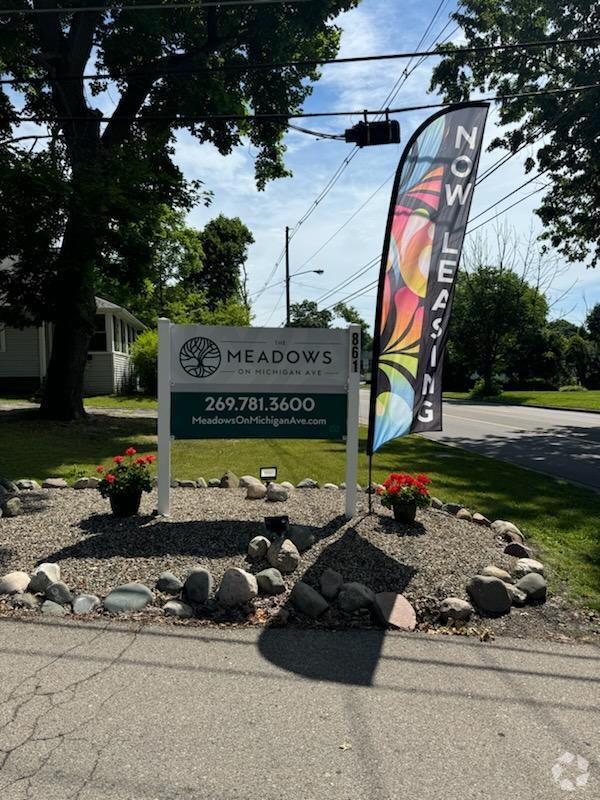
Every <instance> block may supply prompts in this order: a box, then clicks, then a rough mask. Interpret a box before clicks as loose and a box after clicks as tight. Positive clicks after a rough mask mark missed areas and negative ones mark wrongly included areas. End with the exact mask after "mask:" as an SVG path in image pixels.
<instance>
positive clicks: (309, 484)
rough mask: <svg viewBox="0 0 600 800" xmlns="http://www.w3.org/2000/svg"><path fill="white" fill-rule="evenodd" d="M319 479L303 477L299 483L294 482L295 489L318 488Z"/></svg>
mask: <svg viewBox="0 0 600 800" xmlns="http://www.w3.org/2000/svg"><path fill="white" fill-rule="evenodd" d="M318 488H319V481H314V480H313V479H312V478H304V480H301V481H300V483H297V484H296V489H318Z"/></svg>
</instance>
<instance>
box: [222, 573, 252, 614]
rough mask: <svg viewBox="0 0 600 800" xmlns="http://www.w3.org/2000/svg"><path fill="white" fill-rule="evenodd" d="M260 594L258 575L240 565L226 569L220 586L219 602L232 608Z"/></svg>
mask: <svg viewBox="0 0 600 800" xmlns="http://www.w3.org/2000/svg"><path fill="white" fill-rule="evenodd" d="M257 594H258V583H257V581H256V577H255V576H254V575H251V574H250V573H249V572H245V571H244V570H243V569H239V568H238V567H231V568H230V569H228V570H226V571H225V574H224V575H223V579H222V580H221V585H220V586H219V595H218V598H219V603H221V605H223V606H225V607H227V608H231V607H233V606H241V605H243V604H244V603H247V602H248V601H249V600H252V598H254V597H256V595H257Z"/></svg>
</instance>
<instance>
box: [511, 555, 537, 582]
mask: <svg viewBox="0 0 600 800" xmlns="http://www.w3.org/2000/svg"><path fill="white" fill-rule="evenodd" d="M530 572H537V573H538V574H539V575H543V574H544V565H543V564H542V562H541V561H536V560H535V558H520V559H519V560H518V561H517V563H516V565H515V575H516V576H517V578H521V577H523V575H529V573H530Z"/></svg>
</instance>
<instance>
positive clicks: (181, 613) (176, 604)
mask: <svg viewBox="0 0 600 800" xmlns="http://www.w3.org/2000/svg"><path fill="white" fill-rule="evenodd" d="M163 611H164V612H165V614H166V615H167V616H168V617H178V619H190V618H191V617H193V616H194V609H193V608H192V607H191V606H188V604H187V603H184V602H183V601H181V600H169V601H168V602H167V603H165V604H164V606H163Z"/></svg>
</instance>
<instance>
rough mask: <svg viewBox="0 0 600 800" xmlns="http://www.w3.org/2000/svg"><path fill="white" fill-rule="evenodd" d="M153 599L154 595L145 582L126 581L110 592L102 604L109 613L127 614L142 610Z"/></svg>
mask: <svg viewBox="0 0 600 800" xmlns="http://www.w3.org/2000/svg"><path fill="white" fill-rule="evenodd" d="M153 600H154V595H153V594H152V592H151V591H150V589H149V588H148V587H147V586H144V584H143V583H125V584H123V585H122V586H117V587H116V588H115V589H113V590H112V591H111V592H109V594H108V595H107V596H106V597H105V598H104V601H103V603H102V605H103V606H104V608H105V609H106V610H107V611H108V612H109V614H127V613H128V612H130V611H140V609H142V608H145V607H146V606H147V605H148V603H151V602H152V601H153Z"/></svg>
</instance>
